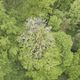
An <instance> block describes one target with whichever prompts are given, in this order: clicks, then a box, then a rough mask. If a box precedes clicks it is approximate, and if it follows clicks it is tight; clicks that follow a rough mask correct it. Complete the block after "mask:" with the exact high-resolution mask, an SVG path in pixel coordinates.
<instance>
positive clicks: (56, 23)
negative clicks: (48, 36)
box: [49, 16, 62, 31]
mask: <svg viewBox="0 0 80 80" xmlns="http://www.w3.org/2000/svg"><path fill="white" fill-rule="evenodd" d="M61 22H62V21H61V19H59V18H58V17H57V16H51V18H50V20H49V25H50V26H52V30H53V31H58V30H60V25H61Z"/></svg>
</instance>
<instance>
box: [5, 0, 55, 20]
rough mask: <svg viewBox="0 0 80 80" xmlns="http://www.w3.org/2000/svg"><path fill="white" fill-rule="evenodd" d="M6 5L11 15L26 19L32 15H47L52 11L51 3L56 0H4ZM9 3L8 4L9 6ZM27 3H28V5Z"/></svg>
mask: <svg viewBox="0 0 80 80" xmlns="http://www.w3.org/2000/svg"><path fill="white" fill-rule="evenodd" d="M4 1H5V2H6V3H5V7H6V8H7V10H8V13H9V14H10V15H11V16H14V17H16V18H17V19H18V20H19V21H20V20H21V21H24V20H25V19H26V18H28V17H31V16H33V17H34V16H40V17H45V18H46V17H47V15H48V13H51V12H52V8H51V7H50V5H53V3H54V2H55V1H56V0H4ZM7 4H8V6H7ZM26 4H27V5H26Z"/></svg>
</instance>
